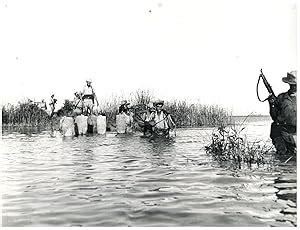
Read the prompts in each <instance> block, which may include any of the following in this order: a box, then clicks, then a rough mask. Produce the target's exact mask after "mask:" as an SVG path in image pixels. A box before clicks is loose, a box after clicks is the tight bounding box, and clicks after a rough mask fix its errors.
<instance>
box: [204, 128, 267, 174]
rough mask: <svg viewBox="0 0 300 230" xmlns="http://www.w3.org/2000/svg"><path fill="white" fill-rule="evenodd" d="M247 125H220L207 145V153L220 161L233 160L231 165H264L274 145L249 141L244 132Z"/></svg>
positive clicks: (239, 166)
mask: <svg viewBox="0 0 300 230" xmlns="http://www.w3.org/2000/svg"><path fill="white" fill-rule="evenodd" d="M244 129H245V126H243V125H242V126H236V125H234V124H232V125H229V126H220V127H219V128H218V129H217V131H216V132H214V133H213V134H212V137H211V143H210V144H209V145H208V146H205V150H206V153H207V154H208V155H210V156H212V157H213V159H214V160H217V161H218V162H226V163H228V162H231V163H232V164H231V166H234V167H237V168H239V169H240V168H242V165H243V164H246V165H247V166H248V167H249V168H251V167H252V166H253V165H257V166H260V165H263V164H265V163H267V162H266V156H267V154H269V153H270V152H271V151H273V147H272V146H269V145H268V144H266V143H265V142H262V141H253V142H249V141H247V138H246V136H245V135H243V134H242V132H243V130H244Z"/></svg>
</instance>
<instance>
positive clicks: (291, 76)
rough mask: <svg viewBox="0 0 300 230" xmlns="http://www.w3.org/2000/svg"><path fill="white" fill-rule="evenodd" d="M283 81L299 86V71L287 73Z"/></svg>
mask: <svg viewBox="0 0 300 230" xmlns="http://www.w3.org/2000/svg"><path fill="white" fill-rule="evenodd" d="M282 81H283V82H284V83H288V84H290V85H296V84H297V71H296V70H295V71H292V72H289V73H287V76H286V77H283V78H282Z"/></svg>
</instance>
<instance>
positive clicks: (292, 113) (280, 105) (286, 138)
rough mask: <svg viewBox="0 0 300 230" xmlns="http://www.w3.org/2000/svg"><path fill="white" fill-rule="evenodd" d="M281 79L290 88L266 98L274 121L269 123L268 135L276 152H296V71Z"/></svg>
mask: <svg viewBox="0 0 300 230" xmlns="http://www.w3.org/2000/svg"><path fill="white" fill-rule="evenodd" d="M282 81H283V82H284V83H288V84H289V85H290V89H289V90H288V91H287V92H285V93H281V94H279V95H278V97H275V96H270V97H269V98H268V100H269V105H270V115H271V117H272V119H273V121H274V122H273V123H272V125H271V134H270V137H271V139H272V143H273V144H274V146H275V148H276V151H277V153H278V154H280V155H284V154H296V139H297V138H296V137H297V136H296V135H297V134H296V126H297V100H296V94H297V71H292V72H290V73H287V76H286V77H283V78H282Z"/></svg>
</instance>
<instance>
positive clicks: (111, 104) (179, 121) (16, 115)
mask: <svg viewBox="0 0 300 230" xmlns="http://www.w3.org/2000/svg"><path fill="white" fill-rule="evenodd" d="M123 98H124V97H120V96H113V97H111V98H110V99H108V100H102V101H100V106H99V107H100V108H101V111H99V112H100V113H102V114H105V115H106V117H107V121H108V125H114V124H115V118H116V115H117V113H118V107H119V105H120V101H121V100H122V99H123ZM126 99H128V100H130V102H131V106H134V105H141V104H142V105H147V104H149V103H150V102H152V101H154V97H153V95H152V94H151V93H150V91H148V90H138V91H136V92H134V93H131V94H130V96H128V97H127V98H126ZM70 109H71V102H70V101H69V100H65V101H64V105H63V107H62V108H60V109H59V113H58V116H60V115H61V114H64V112H65V111H68V110H70ZM164 109H165V110H166V111H167V112H169V113H170V114H171V116H172V118H173V120H174V121H175V123H176V125H177V127H200V126H219V125H221V124H226V123H227V122H228V121H229V117H230V114H229V113H228V111H226V110H225V109H224V108H221V107H219V106H217V105H202V104H200V103H196V104H190V103H188V102H186V101H184V100H181V101H176V100H174V101H165V106H164ZM50 120H51V119H50V117H49V115H48V114H47V112H46V111H44V110H43V109H41V108H39V106H37V105H36V104H33V103H31V102H30V101H23V102H19V103H18V104H17V105H11V104H8V105H4V106H2V123H3V124H10V125H21V124H24V125H33V126H34V125H45V126H48V124H49V123H50Z"/></svg>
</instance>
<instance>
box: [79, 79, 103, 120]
mask: <svg viewBox="0 0 300 230" xmlns="http://www.w3.org/2000/svg"><path fill="white" fill-rule="evenodd" d="M81 99H82V102H83V113H84V115H86V116H87V115H90V114H92V111H93V107H94V102H95V100H96V102H97V106H99V103H98V100H97V97H96V94H95V90H94V88H93V87H92V80H91V79H87V80H86V86H85V87H84V89H83V91H82V98H81Z"/></svg>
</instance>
